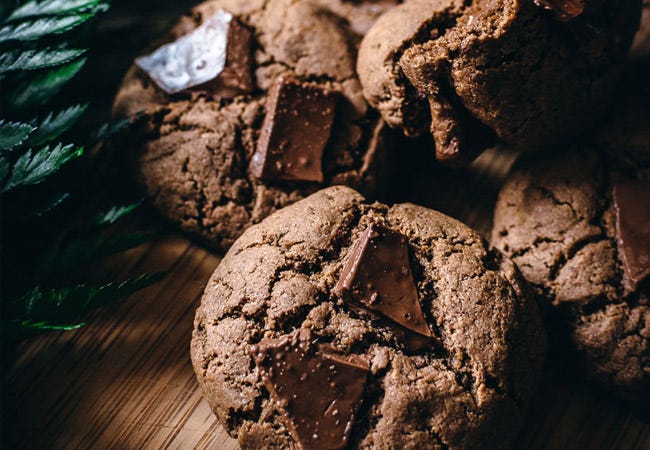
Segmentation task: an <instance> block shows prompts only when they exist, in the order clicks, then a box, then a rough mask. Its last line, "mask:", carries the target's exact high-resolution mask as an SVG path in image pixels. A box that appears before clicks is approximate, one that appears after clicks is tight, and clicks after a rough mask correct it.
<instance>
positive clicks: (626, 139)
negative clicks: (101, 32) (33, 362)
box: [114, 0, 650, 449]
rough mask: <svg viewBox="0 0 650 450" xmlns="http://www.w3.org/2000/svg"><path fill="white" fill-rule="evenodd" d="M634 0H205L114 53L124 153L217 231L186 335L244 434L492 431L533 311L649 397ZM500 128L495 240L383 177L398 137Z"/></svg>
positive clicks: (391, 444)
mask: <svg viewBox="0 0 650 450" xmlns="http://www.w3.org/2000/svg"><path fill="white" fill-rule="evenodd" d="M641 3H642V2H641V0H618V1H617V0H584V1H582V0H569V1H555V0H474V1H464V0H406V1H404V2H400V1H397V0H211V1H208V2H206V3H203V4H201V5H199V6H197V7H196V8H195V9H194V10H193V11H192V12H191V14H189V15H187V16H185V17H183V18H181V20H180V21H179V22H178V24H177V25H176V26H175V27H174V28H173V29H172V31H171V32H170V34H169V35H168V36H167V37H166V38H165V39H164V40H163V41H161V42H160V43H156V44H155V45H153V46H152V48H151V49H150V51H149V52H148V53H147V54H145V55H143V56H142V57H140V58H138V59H137V60H136V61H135V64H134V66H133V67H132V68H131V69H130V71H129V72H128V73H127V75H126V77H125V79H124V82H123V85H122V87H121V89H120V91H119V93H118V95H117V98H116V100H115V105H114V112H115V115H116V116H117V117H125V116H136V117H137V119H136V120H135V122H134V124H133V126H132V127H131V130H130V132H129V133H128V136H126V139H124V140H123V141H122V142H121V145H123V146H124V147H125V148H126V149H127V150H128V154H129V156H130V161H131V163H132V167H133V171H134V173H135V174H136V178H137V180H139V182H140V183H141V185H142V186H143V189H144V190H145V192H146V194H147V196H148V198H149V199H150V200H151V202H152V204H153V205H154V206H155V207H156V208H157V209H158V210H159V211H160V213H161V214H162V215H163V216H164V217H165V218H167V219H168V220H169V221H171V222H172V223H175V224H177V225H178V226H179V227H180V228H181V229H182V230H184V231H185V232H187V233H189V234H191V235H193V236H194V237H195V238H198V239H200V240H201V241H203V242H204V243H206V244H207V245H209V246H211V247H212V248H214V249H215V250H217V251H227V253H226V255H225V257H224V258H223V260H222V261H221V263H220V265H219V267H218V268H217V269H216V271H215V273H214V274H213V276H212V278H211V279H210V281H209V282H208V285H207V287H206V289H205V293H204V296H203V299H202V302H201V306H200V307H199V308H198V310H197V313H196V320H195V329H194V333H193V337H192V346H191V356H192V362H193V365H194V369H195V371H196V374H197V378H198V381H199V383H200V385H201V387H202V389H203V392H204V394H205V397H206V398H207V400H208V402H209V403H210V405H211V407H212V409H213V411H214V413H215V414H216V415H217V417H218V418H219V420H220V422H221V423H222V425H223V426H224V427H225V428H226V430H227V431H228V432H229V433H230V434H231V435H232V436H234V437H236V438H237V439H238V441H239V444H240V445H241V447H242V448H250V449H258V448H296V449H328V448H331V449H335V448H336V449H339V448H397V447H400V446H404V447H407V448H508V447H509V446H510V445H511V443H512V441H513V440H514V438H515V437H516V435H517V433H518V430H519V428H520V426H521V423H522V420H523V418H524V417H525V414H526V411H527V408H528V406H529V403H530V401H531V398H532V396H533V394H534V392H535V389H536V387H537V385H538V383H539V381H540V379H541V377H542V373H543V367H544V361H545V358H546V352H547V341H546V333H545V327H544V322H546V323H547V325H550V328H549V330H551V333H550V334H551V336H552V337H553V339H552V340H551V342H552V343H553V346H552V348H551V350H554V347H556V346H557V347H562V348H563V349H565V350H566V349H567V348H569V349H570V350H568V351H569V352H570V353H571V354H572V355H575V356H577V358H576V359H577V360H579V361H580V362H581V363H582V364H581V367H582V369H583V370H584V373H585V374H586V376H588V377H592V378H595V379H597V380H599V381H601V382H602V383H603V384H604V385H606V386H608V387H610V388H613V389H615V390H617V391H618V392H619V393H620V394H621V395H623V396H625V397H627V398H628V399H633V400H637V401H638V400H647V399H648V395H650V346H649V345H650V343H649V341H650V305H649V300H648V299H649V298H650V292H649V291H648V289H649V287H650V230H649V229H648V225H649V224H650V206H649V205H650V202H649V201H648V198H649V197H648V189H649V187H650V183H649V182H648V181H647V180H648V179H649V178H648V177H649V176H650V172H649V171H648V170H647V169H648V168H649V167H650V165H648V161H649V160H650V133H649V130H648V123H647V113H646V107H647V106H648V104H647V101H648V99H649V98H650V96H647V94H648V92H649V91H648V89H649V87H648V86H643V83H647V79H646V78H645V77H644V76H643V74H647V73H648V72H647V66H646V65H645V64H646V63H645V56H647V55H648V53H646V52H645V50H644V46H647V36H646V37H645V40H644V38H643V37H640V38H638V39H637V41H636V44H635V48H634V51H633V52H632V54H633V55H634V58H635V63H634V64H635V65H634V66H633V68H631V69H629V70H628V71H627V73H626V64H627V63H626V55H627V54H628V51H629V48H630V45H631V43H632V40H633V37H634V35H635V32H636V30H637V29H638V27H639V17H640V12H641V7H642V5H641ZM645 30H646V31H647V28H646V29H645ZM629 67H632V66H629ZM621 80H632V81H626V82H625V84H627V85H629V86H636V87H634V88H632V94H630V96H629V97H621V96H620V95H619V94H618V92H619V87H620V85H621V84H622V81H621ZM641 94H643V95H641ZM622 98H627V100H626V101H625V102H622V101H621V99H622ZM613 111H615V114H612V112H613ZM138 113H139V114H138ZM608 114H609V116H608ZM607 117H609V118H608V119H606V120H610V121H611V122H610V125H609V126H608V127H601V128H602V129H604V130H605V131H606V132H605V131H604V132H600V133H597V134H596V137H593V138H592V137H591V136H593V135H594V133H593V132H592V131H590V130H591V129H592V128H593V126H594V124H595V123H598V121H600V120H605V119H604V118H607ZM585 136H590V137H589V138H586V137H585ZM497 144H499V145H502V146H508V147H510V148H513V149H516V150H517V151H522V152H525V153H526V154H528V155H530V156H526V157H524V158H522V159H521V161H520V162H519V163H518V165H517V166H516V168H515V169H514V171H513V172H512V174H511V175H510V177H509V179H508V180H507V181H506V183H505V185H504V186H503V190H502V193H501V195H500V198H499V201H498V204H497V206H496V209H495V219H494V232H493V235H492V244H493V246H494V248H490V247H488V246H487V245H486V244H485V241H484V239H483V238H482V237H481V236H480V235H479V234H478V233H477V232H475V231H473V230H471V229H470V228H468V227H467V226H466V225H464V224H462V223H460V222H458V221H456V220H455V219H452V218H450V217H448V216H445V215H443V214H441V213H439V212H436V211H433V210H431V209H427V208H424V207H420V206H415V205H413V204H396V205H393V206H389V205H387V204H386V202H385V201H383V202H382V200H385V199H387V198H391V197H392V196H393V193H394V192H395V191H396V190H398V189H400V186H402V185H403V183H401V182H402V181H403V180H402V179H401V178H403V176H404V172H403V170H404V168H405V167H406V168H407V169H408V168H409V167H410V168H411V169H412V173H414V174H415V173H421V172H422V170H418V167H417V166H418V165H420V161H421V160H420V159H418V158H428V159H429V160H434V159H438V160H439V161H441V162H442V163H444V164H447V165H455V166H462V165H465V164H467V163H468V162H471V161H472V160H473V159H474V158H475V157H476V156H477V155H479V154H480V153H481V152H483V151H484V150H486V149H487V148H490V147H493V146H495V145H497ZM558 149H559V150H558ZM569 150H570V151H569ZM357 191H359V192H361V193H359V192H357ZM402 196H407V198H408V192H406V193H404V192H402ZM367 199H371V200H367ZM539 305H541V306H542V308H541V311H540V307H539ZM542 312H543V313H544V314H542ZM543 317H544V318H545V319H546V321H544V320H543Z"/></svg>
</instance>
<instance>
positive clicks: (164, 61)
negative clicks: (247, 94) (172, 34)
mask: <svg viewBox="0 0 650 450" xmlns="http://www.w3.org/2000/svg"><path fill="white" fill-rule="evenodd" d="M232 18H233V16H232V14H230V13H228V12H226V11H224V10H219V11H217V13H216V14H215V15H213V16H212V17H210V18H209V19H208V20H206V21H205V22H204V23H203V24H201V25H200V26H199V27H197V28H196V29H195V30H193V31H192V32H190V33H189V34H186V35H185V36H183V37H181V38H179V39H177V40H176V41H174V42H170V43H169V44H165V45H163V46H162V47H160V48H158V49H157V50H155V51H154V52H153V53H151V54H149V55H146V56H141V57H139V58H137V59H136V60H135V63H136V65H137V66H138V67H140V68H141V69H142V70H144V71H145V72H147V74H148V75H149V76H150V77H151V79H152V80H153V81H155V82H156V84H157V85H158V86H160V88H161V89H163V90H164V91H165V92H167V93H168V94H175V93H177V92H180V91H182V90H185V89H188V88H191V87H194V86H198V85H200V84H203V83H205V82H207V81H210V80H213V79H215V78H216V77H218V76H219V75H220V74H221V72H222V71H223V69H224V67H225V66H226V48H227V46H228V30H229V29H230V22H231V21H232Z"/></svg>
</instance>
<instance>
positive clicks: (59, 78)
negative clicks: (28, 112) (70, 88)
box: [9, 58, 86, 109]
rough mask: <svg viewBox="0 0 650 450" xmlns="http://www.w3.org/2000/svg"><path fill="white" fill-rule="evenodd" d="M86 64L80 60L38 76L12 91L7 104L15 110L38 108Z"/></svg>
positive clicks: (84, 59)
mask: <svg viewBox="0 0 650 450" xmlns="http://www.w3.org/2000/svg"><path fill="white" fill-rule="evenodd" d="M85 63H86V58H81V59H78V60H76V61H73V62H71V63H68V64H66V65H64V66H61V67H57V68H55V69H52V70H49V71H47V72H45V73H42V74H38V75H36V76H35V77H34V78H32V79H31V80H30V81H28V82H26V83H24V84H23V85H22V86H19V87H18V88H17V89H15V90H14V93H13V95H12V96H11V97H10V99H9V103H10V104H11V105H12V106H13V107H14V108H16V109H25V108H28V107H31V106H38V105H41V104H43V103H45V102H47V101H48V100H49V99H50V98H52V97H53V96H54V95H55V94H56V93H57V92H59V90H60V89H61V87H62V86H63V85H64V84H65V83H67V82H68V81H69V80H70V79H71V78H72V77H74V76H75V75H76V74H77V73H78V72H79V70H81V68H82V67H83V65H84V64H85Z"/></svg>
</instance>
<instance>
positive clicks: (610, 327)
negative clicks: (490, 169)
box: [492, 148, 650, 402]
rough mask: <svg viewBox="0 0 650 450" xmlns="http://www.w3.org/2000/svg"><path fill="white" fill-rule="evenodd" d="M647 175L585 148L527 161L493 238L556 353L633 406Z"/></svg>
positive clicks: (647, 279)
mask: <svg viewBox="0 0 650 450" xmlns="http://www.w3.org/2000/svg"><path fill="white" fill-rule="evenodd" d="M647 175H648V172H645V173H644V171H642V170H639V169H638V168H631V167H630V166H629V165H628V164H626V163H624V164H614V162H612V161H609V162H608V163H606V162H605V158H604V157H603V156H600V153H598V152H595V151H594V149H593V148H589V149H588V150H584V151H573V152H569V153H567V152H566V151H565V152H562V153H551V154H546V155H536V156H530V157H528V158H525V159H523V160H521V161H520V162H518V163H517V166H516V168H515V169H514V170H513V172H512V173H511V174H510V176H509V178H508V180H507V182H506V183H505V185H504V186H503V188H502V190H501V193H500V195H499V200H498V202H497V205H496V210H495V213H494V229H493V232H492V244H493V245H494V246H495V247H496V248H497V249H500V250H501V251H503V252H504V253H505V254H506V255H508V256H510V257H511V258H512V259H513V260H514V261H515V262H516V263H517V265H518V266H519V268H520V269H521V271H522V273H523V274H524V276H525V277H526V278H527V279H528V281H530V282H531V283H532V284H533V286H534V287H535V289H536V291H537V293H538V294H539V296H540V298H542V299H543V300H544V303H545V305H546V307H547V313H548V319H549V322H550V324H551V325H552V326H553V328H554V329H556V330H558V333H557V338H558V343H557V345H558V349H556V351H557V352H558V353H563V352H564V350H565V349H566V348H570V349H572V350H573V351H572V352H571V351H570V352H569V353H570V354H571V357H572V359H575V358H574V357H575V355H577V356H578V361H579V365H580V366H581V369H582V370H583V371H584V372H585V374H586V375H587V376H589V377H591V378H594V379H595V380H597V381H598V382H600V383H602V384H603V385H605V386H606V387H609V388H611V389H612V390H614V391H615V392H617V393H618V394H620V395H622V396H623V397H625V398H627V399H629V400H632V401H635V402H644V401H646V402H647V400H648V399H650V301H649V299H650V230H648V224H650V202H648V199H649V198H650V181H648V180H649V179H650V178H648V177H647ZM567 334H568V336H567ZM569 342H570V344H569Z"/></svg>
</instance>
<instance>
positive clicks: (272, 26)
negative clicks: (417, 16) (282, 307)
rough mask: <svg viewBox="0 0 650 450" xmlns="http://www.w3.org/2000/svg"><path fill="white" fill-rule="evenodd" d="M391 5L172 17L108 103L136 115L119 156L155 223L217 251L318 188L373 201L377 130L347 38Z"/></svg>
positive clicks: (338, 4)
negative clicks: (163, 40)
mask: <svg viewBox="0 0 650 450" xmlns="http://www.w3.org/2000/svg"><path fill="white" fill-rule="evenodd" d="M325 5H327V7H326V6H325ZM391 5H392V2H383V3H381V4H376V3H375V2H354V3H351V2H348V1H343V0H340V1H334V2H326V1H320V0H313V1H310V0H268V1H261V0H259V1H255V0H248V1H241V0H215V1H210V2H206V3H203V4H201V5H199V6H197V7H196V8H195V9H194V10H193V11H192V13H191V14H190V15H188V16H186V17H183V18H182V19H181V20H180V22H179V23H178V24H177V25H176V26H175V27H174V28H173V30H172V31H171V34H170V36H169V38H168V39H167V44H166V45H164V46H162V47H159V48H158V49H156V50H155V51H153V52H152V53H150V54H149V55H145V56H143V57H140V58H138V59H137V60H136V65H134V66H133V67H132V68H131V69H130V70H129V72H128V73H127V75H126V77H125V79H124V81H123V83H122V87H121V89H120V91H119V93H118V94H117V98H116V99H115V104H114V114H115V116H116V117H124V116H130V115H133V114H136V113H139V112H144V114H143V116H142V117H141V118H140V120H139V121H138V122H137V123H136V124H135V125H134V127H133V129H132V130H131V132H130V134H129V136H128V137H127V139H124V141H123V142H121V145H122V146H124V147H126V150H127V152H128V153H129V155H130V156H131V157H132V159H133V160H134V161H135V167H136V173H137V178H138V179H139V181H140V182H141V184H142V185H143V186H144V188H145V190H146V194H147V196H148V197H149V198H150V199H151V201H152V202H153V204H154V205H155V206H156V208H157V209H158V210H159V211H160V212H161V214H162V215H163V216H165V217H166V218H168V219H169V220H170V221H172V222H173V223H176V224H178V225H179V226H180V227H181V228H182V229H183V230H185V231H187V232H189V233H191V234H193V235H195V236H198V237H200V238H202V239H203V240H204V241H206V242H207V243H209V244H210V245H212V246H213V247H215V248H217V249H226V248H227V247H228V246H230V244H232V242H233V241H234V240H235V239H236V238H237V237H238V236H239V235H240V234H241V233H242V232H243V230H245V229H246V228H247V227H248V226H250V225H251V224H253V223H257V222H259V221H260V220H262V219H263V218H264V217H266V216H267V215H269V214H270V213H272V212H273V211H275V210H276V209H278V208H281V207H283V206H286V205H288V204H290V203H293V202H295V201H296V200H298V199H301V198H303V197H304V196H306V195H309V194H310V193H312V192H314V191H316V190H318V189H319V188H320V187H322V186H323V185H330V184H345V185H350V186H354V187H355V188H357V189H360V190H362V191H364V192H373V191H375V188H376V187H377V186H378V184H379V183H378V176H379V175H380V174H381V173H382V170H383V168H382V164H383V161H384V156H385V147H384V145H383V144H384V140H383V133H382V128H383V122H382V121H381V119H380V118H379V116H378V114H376V113H375V112H373V111H371V110H370V109H369V108H368V105H367V104H366V102H365V100H364V98H363V95H362V93H361V86H360V84H359V81H358V79H357V77H356V74H355V59H356V48H357V45H358V42H359V40H360V36H359V35H358V34H356V33H355V30H363V29H364V27H367V25H368V21H372V19H373V18H374V17H375V16H376V15H377V14H379V13H380V12H382V11H384V10H385V9H386V8H388V7H389V6H391ZM336 12H339V13H341V14H349V17H343V16H338V15H337V14H336ZM348 19H349V20H348Z"/></svg>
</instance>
